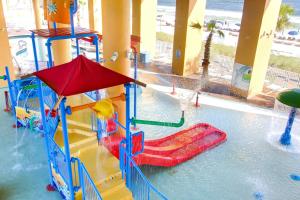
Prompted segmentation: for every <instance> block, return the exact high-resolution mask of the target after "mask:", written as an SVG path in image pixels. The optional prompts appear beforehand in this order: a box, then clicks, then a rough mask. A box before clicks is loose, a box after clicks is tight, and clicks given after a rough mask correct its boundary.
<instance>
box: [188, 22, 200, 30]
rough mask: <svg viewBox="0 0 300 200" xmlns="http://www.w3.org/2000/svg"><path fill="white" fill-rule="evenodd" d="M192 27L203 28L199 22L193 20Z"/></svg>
mask: <svg viewBox="0 0 300 200" xmlns="http://www.w3.org/2000/svg"><path fill="white" fill-rule="evenodd" d="M190 27H192V28H194V29H199V30H201V29H202V26H201V24H200V23H199V22H192V24H191V25H190Z"/></svg>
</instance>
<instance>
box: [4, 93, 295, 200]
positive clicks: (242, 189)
mask: <svg viewBox="0 0 300 200" xmlns="http://www.w3.org/2000/svg"><path fill="white" fill-rule="evenodd" d="M169 90H170V91H171V89H170V88H169ZM166 91H168V89H166ZM178 93H179V94H178V96H179V98H180V99H185V100H181V101H180V100H178V99H176V98H173V97H169V96H168V95H166V94H163V93H162V92H158V91H156V90H153V89H151V88H149V89H144V90H143V93H142V94H141V95H140V96H139V98H138V108H139V109H138V117H139V118H143V119H155V120H157V119H159V120H166V121H178V120H179V118H180V116H181V110H182V109H184V110H185V116H186V123H185V125H184V127H182V128H181V129H183V128H185V127H188V126H190V125H193V124H195V123H198V122H208V123H210V124H212V125H214V126H216V127H217V128H219V129H221V130H224V131H226V132H227V134H228V140H227V142H225V143H224V144H222V145H220V146H218V147H216V148H214V149H212V150H210V151H207V152H205V153H203V154H201V155H199V156H197V157H195V158H193V159H192V160H190V161H188V162H186V163H183V164H181V165H179V166H177V167H173V168H157V167H143V168H142V170H143V171H144V173H145V174H146V175H147V176H148V177H149V178H150V180H151V181H152V182H153V184H154V185H155V186H157V188H158V189H159V190H160V191H161V192H163V193H164V194H166V195H167V197H169V199H174V200H177V199H178V200H184V199H189V200H198V199H199V200H200V199H205V200H207V199H209V200H221V199H222V200H223V199H224V200H241V199H243V200H247V199H249V200H251V199H255V193H257V194H261V195H263V197H264V198H263V199H271V200H280V199H285V200H294V199H295V200H296V199H299V196H300V190H299V188H300V183H299V182H294V181H292V180H291V179H290V178H289V175H290V174H291V173H297V172H298V173H299V174H300V158H299V154H296V153H289V152H286V151H282V150H281V149H279V148H277V144H275V143H274V142H272V141H271V140H270V138H274V137H273V135H274V134H275V135H276V134H280V133H281V131H283V129H284V127H285V122H286V119H285V118H280V117H277V116H273V113H272V112H271V111H269V110H265V109H258V108H256V107H252V106H249V105H246V104H242V103H237V102H234V103H232V102H231V101H226V100H220V99H217V98H214V97H209V96H207V95H202V96H201V97H200V103H201V107H200V108H195V107H194V106H193V104H192V103H191V102H189V101H190V100H191V95H185V94H183V93H182V94H181V93H180V92H178ZM0 94H1V96H0V103H1V104H0V106H1V108H2V107H3V90H1V91H0ZM178 96H177V97H178ZM204 103H205V104H204ZM206 104H211V105H206ZM221 105H222V106H224V105H228V106H227V107H230V106H231V108H230V109H228V108H222V107H219V106H221ZM232 106H233V107H232ZM238 109H239V110H238ZM243 109H247V112H243V111H241V110H243ZM250 111H251V112H250ZM258 113H259V114H258ZM12 123H13V118H12V117H11V116H9V115H8V114H6V113H4V114H3V112H1V115H0V126H1V140H0V146H1V147H2V148H1V151H0V158H1V162H0V169H1V170H0V199H9V200H19V199H37V198H39V199H60V196H59V195H58V194H57V193H55V192H54V193H48V192H46V190H45V186H46V184H47V183H48V171H47V162H46V156H45V155H46V154H45V149H44V140H43V139H41V136H40V135H37V134H34V133H29V132H28V131H25V132H24V131H23V130H22V129H20V130H19V132H18V137H16V135H15V130H14V129H12V128H11V126H10V125H11V124H12ZM299 127H300V123H299V121H296V122H295V126H294V129H293V132H294V133H296V132H298V131H297V130H299ZM140 129H141V130H144V131H145V134H146V138H160V137H163V136H166V135H169V134H172V133H173V132H176V131H178V129H173V128H165V127H155V126H140ZM23 133H24V134H25V135H24V137H23ZM22 137H23V141H22V139H21V138H22ZM276 137H277V136H276ZM278 137H279V136H278ZM21 141H22V142H21ZM16 144H21V145H20V146H19V147H18V149H17V150H16V148H14V146H16ZM258 196H259V195H258Z"/></svg>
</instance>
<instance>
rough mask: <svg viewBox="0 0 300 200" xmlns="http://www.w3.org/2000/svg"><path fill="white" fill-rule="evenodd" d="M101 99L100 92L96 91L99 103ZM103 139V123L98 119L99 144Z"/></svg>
mask: <svg viewBox="0 0 300 200" xmlns="http://www.w3.org/2000/svg"><path fill="white" fill-rule="evenodd" d="M100 99H101V97H100V94H99V90H96V101H99V100H100ZM101 138H102V126H101V121H100V119H98V118H97V140H98V144H99V142H100V140H101Z"/></svg>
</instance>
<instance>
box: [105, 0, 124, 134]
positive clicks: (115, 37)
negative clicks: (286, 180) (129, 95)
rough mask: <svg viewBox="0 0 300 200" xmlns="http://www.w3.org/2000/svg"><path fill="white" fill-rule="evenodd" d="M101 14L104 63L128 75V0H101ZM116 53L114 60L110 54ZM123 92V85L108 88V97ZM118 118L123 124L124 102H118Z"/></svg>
mask: <svg viewBox="0 0 300 200" xmlns="http://www.w3.org/2000/svg"><path fill="white" fill-rule="evenodd" d="M102 15H103V18H102V19H103V30H102V31H103V55H104V59H105V63H104V65H105V66H106V67H107V68H109V69H112V70H115V71H117V72H119V73H121V74H124V75H127V76H129V75H130V60H129V59H128V58H127V56H126V53H127V51H129V50H130V4H129V2H128V0H118V1H112V0H102ZM114 53H115V55H116V53H117V54H118V56H117V59H116V60H115V61H113V60H111V59H110V58H111V56H112V55H113V54H114ZM122 92H124V86H118V87H113V88H111V89H108V95H109V96H110V97H113V96H118V95H120V93H122ZM117 111H118V113H119V120H120V122H121V123H122V124H125V103H124V102H118V104H117ZM123 133H124V132H123Z"/></svg>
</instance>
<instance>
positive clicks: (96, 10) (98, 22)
mask: <svg viewBox="0 0 300 200" xmlns="http://www.w3.org/2000/svg"><path fill="white" fill-rule="evenodd" d="M101 4H102V3H101V0H88V7H89V27H90V29H91V30H95V31H98V32H99V33H100V34H101V33H102V16H101Z"/></svg>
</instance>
